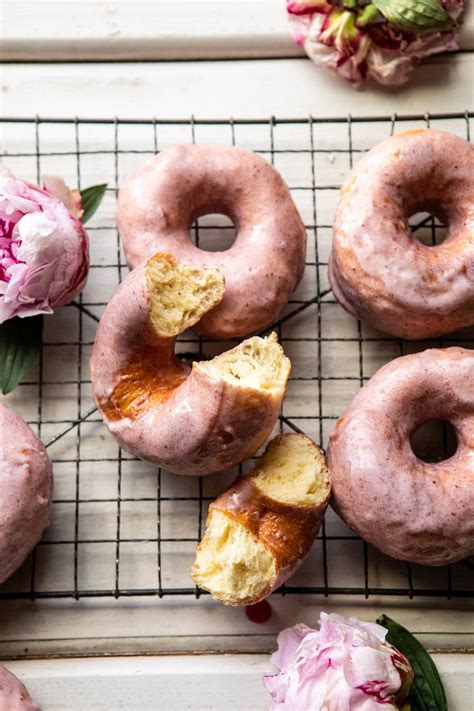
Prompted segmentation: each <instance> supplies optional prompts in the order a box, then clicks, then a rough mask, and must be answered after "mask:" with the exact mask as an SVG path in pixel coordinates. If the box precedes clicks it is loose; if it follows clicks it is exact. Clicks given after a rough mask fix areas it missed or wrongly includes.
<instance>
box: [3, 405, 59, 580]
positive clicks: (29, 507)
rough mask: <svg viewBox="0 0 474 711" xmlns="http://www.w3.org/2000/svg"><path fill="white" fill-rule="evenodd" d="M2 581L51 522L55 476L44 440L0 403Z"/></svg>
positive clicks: (23, 557) (24, 556)
mask: <svg viewBox="0 0 474 711" xmlns="http://www.w3.org/2000/svg"><path fill="white" fill-rule="evenodd" d="M0 445H1V447H0V583H3V582H4V581H5V580H6V579H7V578H9V577H10V575H12V573H14V572H15V570H17V568H19V567H20V565H21V564H22V563H23V561H24V560H25V558H26V557H27V556H28V554H29V553H30V552H31V551H32V550H33V548H34V547H35V545H36V544H37V543H38V541H39V539H40V538H41V534H42V533H43V531H44V529H45V528H46V527H47V526H48V524H49V510H50V507H51V497H52V493H53V476H52V468H51V461H50V460H49V457H48V455H47V454H46V450H45V448H44V446H43V444H42V442H41V441H40V440H39V439H38V437H37V436H36V435H35V434H34V433H33V432H32V430H31V429H30V428H29V427H28V425H27V424H26V422H25V421H24V420H22V418H21V417H20V416H19V415H17V414H16V413H15V412H13V410H11V409H10V408H8V407H7V406H6V405H3V404H0Z"/></svg>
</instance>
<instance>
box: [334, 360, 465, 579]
mask: <svg viewBox="0 0 474 711" xmlns="http://www.w3.org/2000/svg"><path fill="white" fill-rule="evenodd" d="M437 419H439V420H447V421H449V422H451V424H452V425H453V427H454V429H455V431H456V434H457V439H458V448H457V451H456V453H455V454H454V456H452V457H450V458H449V459H446V460H444V461H441V462H436V463H427V462H424V461H421V460H420V459H418V458H417V457H416V455H415V454H414V453H413V450H412V448H411V445H410V437H411V435H412V434H413V432H415V431H416V430H417V429H418V427H419V426H420V425H422V424H423V423H424V422H427V421H428V420H437ZM327 456H328V467H329V472H330V476H331V484H332V495H333V502H334V507H335V509H336V510H337V512H338V513H339V514H340V515H341V516H342V518H343V519H344V520H345V521H346V523H347V524H348V525H349V526H350V527H351V528H352V529H354V531H357V533H358V534H359V535H360V536H361V537H362V538H364V539H365V540H366V541H368V542H369V543H371V544H372V545H373V546H375V547H376V548H379V549H380V550H381V551H383V552H384V553H386V554H387V555H390V556H392V557H393V558H399V559H401V560H407V561H411V562H412V563H421V564H422V565H444V564H446V563H451V562H453V561H456V560H460V559H461V558H464V557H466V556H468V555H470V554H472V553H474V351H471V350H466V349H463V348H446V349H433V350H426V351H424V352H422V353H416V354H414V355H407V356H403V357H401V358H397V359H395V360H394V361H392V362H391V363H388V365H385V366H384V367H383V368H381V369H380V370H379V371H378V372H377V373H376V374H375V375H374V377H373V378H371V379H370V381H369V382H368V383H367V384H366V385H365V386H364V387H363V388H362V389H361V390H360V391H359V392H358V393H357V395H356V396H355V397H354V399H353V400H352V403H351V404H350V406H349V408H348V409H347V410H346V411H345V412H344V414H343V415H342V416H341V417H340V418H339V420H338V422H337V425H336V428H335V430H334V432H333V433H332V435H331V437H330V442H329V449H328V455H327Z"/></svg>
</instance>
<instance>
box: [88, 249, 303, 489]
mask: <svg viewBox="0 0 474 711" xmlns="http://www.w3.org/2000/svg"><path fill="white" fill-rule="evenodd" d="M223 296H224V278H223V277H222V275H221V274H220V273H219V272H218V271H217V270H216V269H201V268H195V267H187V266H181V265H180V264H178V262H177V261H176V260H175V259H174V258H173V257H172V256H171V255H169V254H167V253H158V254H155V255H154V256H153V257H150V258H149V259H147V260H145V261H144V262H142V264H141V265H140V266H138V267H137V268H136V269H134V270H133V272H131V273H130V274H129V275H128V276H127V277H126V278H125V279H124V281H123V282H122V284H121V285H120V287H119V288H118V290H117V291H116V292H115V294H114V295H113V296H112V298H111V300H110V302H109V303H108V305H107V307H106V309H105V311H104V314H103V316H102V318H101V321H100V325H99V328H98V331H97V335H96V340H95V344H94V348H93V351H92V357H91V378H92V384H93V392H94V398H95V401H96V403H97V406H98V407H99V409H100V411H101V413H102V415H103V417H104V420H105V422H106V424H107V426H108V428H109V430H110V431H111V432H112V433H113V434H114V435H115V437H116V438H117V440H118V441H119V443H120V445H121V446H123V447H124V448H125V449H126V450H128V451H129V452H131V453H132V454H134V455H136V456H137V457H140V458H141V459H146V460H148V461H150V462H153V463H155V464H157V465H158V466H161V467H164V468H166V469H167V470H169V471H172V472H175V473H177V474H196V475H204V474H210V473H211V472H218V471H223V470H225V469H230V468H231V467H233V466H235V465H236V464H239V463H240V462H242V461H243V460H244V459H247V458H248V457H251V456H253V455H254V454H255V453H256V452H257V450H258V449H259V448H260V447H261V446H262V445H263V444H264V442H265V441H266V439H267V438H268V437H269V435H270V434H271V431H272V429H273V427H274V425H275V422H276V420H277V418H278V415H279V413H280V408H281V403H282V400H283V397H284V395H285V390H286V383H287V380H288V376H289V373H290V361H289V360H288V358H287V357H286V356H285V354H284V352H283V349H282V347H281V346H280V345H279V344H278V342H277V339H276V335H275V334H272V335H271V336H269V337H268V338H259V337H257V336H255V337H253V338H249V339H247V340H246V341H243V342H242V343H241V344H240V345H238V346H237V347H236V348H232V349H231V350H229V351H226V352H225V353H222V354H221V355H218V356H216V357H215V358H214V359H213V360H210V361H200V362H194V363H193V364H192V367H190V366H189V365H187V364H186V363H184V362H183V361H181V360H179V359H178V358H177V357H176V355H175V341H176V338H177V336H178V335H179V334H180V333H182V332H183V331H185V330H186V329H188V328H190V327H192V326H194V325H195V324H197V323H198V322H199V320H200V318H201V317H202V316H203V315H204V314H205V313H207V312H208V311H210V310H211V309H212V308H213V307H214V306H216V304H218V303H220V301H221V300H222V298H223Z"/></svg>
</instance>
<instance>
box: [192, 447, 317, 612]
mask: <svg viewBox="0 0 474 711" xmlns="http://www.w3.org/2000/svg"><path fill="white" fill-rule="evenodd" d="M329 494H330V486H329V476H328V471H327V468H326V462H325V459H324V454H323V452H322V450H321V449H320V448H319V447H318V446H317V445H316V444H315V443H314V442H312V441H311V440H310V439H309V437H306V436H305V435H302V434H281V435H278V436H277V437H275V438H274V439H272V441H271V442H270V444H269V445H268V447H267V449H266V450H265V453H264V454H263V456H262V457H261V458H260V459H259V460H258V461H257V463H256V465H255V468H254V469H253V470H252V471H251V472H250V473H249V474H247V475H245V476H239V477H238V478H237V479H236V481H234V483H233V484H232V486H231V487H230V488H229V489H227V491H224V492H223V493H222V494H221V495H220V496H219V498H218V499H216V500H215V501H213V502H212V503H211V505H210V507H209V514H208V517H207V521H206V532H205V534H204V537H203V539H202V541H201V543H200V544H199V546H198V547H197V550H196V559H195V561H194V564H193V567H192V571H191V575H192V577H193V580H194V581H195V582H196V583H197V584H198V585H199V586H200V587H202V588H203V589H204V590H209V592H210V593H211V595H212V596H213V597H215V598H216V599H217V600H220V601H221V602H223V603H224V604H225V605H253V604H255V603H256V602H258V601H259V600H262V599H263V598H265V597H267V595H269V594H270V593H271V592H272V590H276V588H278V587H279V586H280V585H282V583H284V582H285V580H288V578H289V577H290V575H292V574H293V573H294V571H295V570H296V568H297V567H298V566H299V565H300V564H301V563H302V561H303V560H304V558H305V557H306V555H307V554H308V552H309V549H310V548H311V546H312V544H313V541H314V539H315V537H316V535H317V533H318V531H319V528H320V526H321V522H322V520H323V518H324V514H325V512H326V508H327V505H328V501H329Z"/></svg>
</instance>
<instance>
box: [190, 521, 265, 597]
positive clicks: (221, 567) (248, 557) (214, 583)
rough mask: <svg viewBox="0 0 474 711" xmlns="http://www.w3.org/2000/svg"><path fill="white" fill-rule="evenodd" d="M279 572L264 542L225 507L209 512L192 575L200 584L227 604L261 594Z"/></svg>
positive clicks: (197, 583) (260, 595) (263, 593)
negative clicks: (224, 508)
mask: <svg viewBox="0 0 474 711" xmlns="http://www.w3.org/2000/svg"><path fill="white" fill-rule="evenodd" d="M275 575H276V561H275V559H274V558H273V556H272V555H271V554H270V552H269V551H268V550H267V549H266V548H265V546H264V545H263V543H262V542H260V541H258V540H257V539H256V538H255V537H254V536H253V534H252V533H251V532H250V531H249V530H248V529H247V528H246V527H245V525H244V524H243V523H239V522H238V521H235V520H234V519H232V518H230V517H229V516H228V515H227V514H226V513H225V511H220V510H219V509H215V510H214V511H210V512H209V516H208V519H207V527H206V533H205V535H204V538H203V539H202V541H201V543H200V544H199V547H198V549H197V551H196V558H195V561H194V564H193V567H192V570H191V576H192V578H193V580H194V582H195V583H196V585H199V587H200V588H202V589H203V590H207V591H208V592H210V593H211V595H212V596H213V597H214V598H216V599H217V600H220V601H221V602H223V603H225V604H233V605H242V604H246V603H247V602H248V601H249V600H253V599H254V598H255V599H257V598H260V597H262V596H264V595H265V591H266V590H268V589H269V588H270V586H271V582H272V580H273V579H274V577H275Z"/></svg>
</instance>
